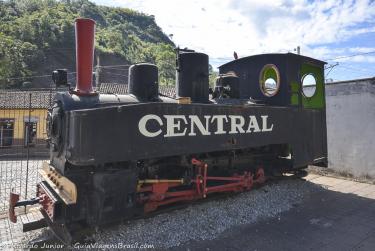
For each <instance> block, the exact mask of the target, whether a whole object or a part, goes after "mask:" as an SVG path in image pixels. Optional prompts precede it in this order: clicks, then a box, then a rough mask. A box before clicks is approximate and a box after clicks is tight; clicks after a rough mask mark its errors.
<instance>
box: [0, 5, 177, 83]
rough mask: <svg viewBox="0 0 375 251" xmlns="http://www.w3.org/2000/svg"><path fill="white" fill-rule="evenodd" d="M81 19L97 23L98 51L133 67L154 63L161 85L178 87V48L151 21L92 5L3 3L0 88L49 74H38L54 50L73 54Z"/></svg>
mask: <svg viewBox="0 0 375 251" xmlns="http://www.w3.org/2000/svg"><path fill="white" fill-rule="evenodd" d="M77 17H85V18H92V19H94V20H95V21H96V23H97V27H96V31H97V33H96V51H97V52H99V53H100V54H113V55H116V56H120V58H122V59H124V60H125V61H127V62H129V63H138V62H145V61H147V62H152V63H155V64H156V65H158V67H159V72H160V82H161V84H172V83H173V82H174V74H175V73H174V60H175V55H174V51H173V47H174V45H173V43H172V42H171V41H170V39H169V38H168V37H167V36H166V35H165V34H164V33H163V32H162V30H161V29H160V28H159V27H158V26H157V25H156V23H155V19H154V17H153V16H149V15H145V14H143V13H139V12H136V11H133V10H130V9H126V8H111V7H105V6H97V5H95V4H94V3H92V2H90V1H88V0H62V1H56V0H8V1H1V0H0V88H1V87H18V86H20V85H21V84H22V82H24V81H27V80H28V79H20V78H25V77H28V76H32V75H38V74H39V75H41V74H42V75H43V74H49V72H40V70H38V69H40V68H41V67H40V64H41V63H42V62H43V60H41V59H42V58H46V57H47V56H48V55H49V54H48V53H50V52H51V51H52V52H54V51H61V50H66V51H70V52H74V20H75V19H76V18H77ZM4 79H5V80H4ZM10 79H12V80H10Z"/></svg>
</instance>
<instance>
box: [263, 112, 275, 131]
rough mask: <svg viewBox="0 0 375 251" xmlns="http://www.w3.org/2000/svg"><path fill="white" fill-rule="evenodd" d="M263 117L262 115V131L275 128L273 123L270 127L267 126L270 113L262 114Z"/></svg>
mask: <svg viewBox="0 0 375 251" xmlns="http://www.w3.org/2000/svg"><path fill="white" fill-rule="evenodd" d="M261 117H262V124H263V128H262V132H271V131H272V129H273V124H272V125H271V127H270V128H267V119H268V115H262V116H261Z"/></svg>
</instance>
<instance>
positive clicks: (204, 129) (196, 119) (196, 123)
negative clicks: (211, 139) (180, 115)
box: [189, 115, 211, 136]
mask: <svg viewBox="0 0 375 251" xmlns="http://www.w3.org/2000/svg"><path fill="white" fill-rule="evenodd" d="M210 117H211V116H209V115H206V116H204V119H205V120H206V126H205V127H204V126H203V124H202V121H201V120H200V119H199V117H198V116H197V115H189V119H190V125H191V128H190V133H189V136H195V135H197V134H196V133H195V132H194V128H195V126H196V127H197V128H198V130H199V131H200V133H201V134H202V135H211V133H210V132H209V131H208V124H209V122H210Z"/></svg>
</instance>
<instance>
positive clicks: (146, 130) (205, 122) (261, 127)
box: [138, 114, 273, 138]
mask: <svg viewBox="0 0 375 251" xmlns="http://www.w3.org/2000/svg"><path fill="white" fill-rule="evenodd" d="M260 118H261V119H260ZM260 118H259V117H258V116H255V115H249V116H248V117H244V116H241V115H203V116H197V115H164V116H163V118H161V117H159V116H158V115H155V114H148V115H145V116H143V117H142V118H141V119H140V120H139V123H138V129H139V132H140V133H141V134H142V135H143V136H146V137H150V138H152V137H157V136H159V135H160V134H164V135H163V136H164V137H165V138H167V137H181V136H197V134H198V135H199V134H200V135H202V136H207V135H211V134H215V135H222V134H241V133H256V132H271V131H273V124H272V123H271V124H269V123H268V122H269V121H268V115H261V116H260ZM152 120H153V123H152V125H153V127H151V128H150V125H148V124H149V122H150V121H152Z"/></svg>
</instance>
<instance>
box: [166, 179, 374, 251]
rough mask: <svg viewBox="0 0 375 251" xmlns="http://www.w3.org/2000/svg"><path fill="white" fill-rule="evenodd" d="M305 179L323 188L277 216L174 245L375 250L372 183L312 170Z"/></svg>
mask: <svg viewBox="0 0 375 251" xmlns="http://www.w3.org/2000/svg"><path fill="white" fill-rule="evenodd" d="M306 179H307V180H308V182H312V183H315V184H318V185H322V186H323V187H325V188H326V189H325V190H322V191H319V192H317V193H315V194H312V195H311V196H310V197H309V198H305V200H304V202H303V203H301V204H300V205H298V206H296V207H294V208H293V209H291V210H289V211H287V212H284V213H282V214H281V215H279V216H278V217H276V218H273V219H268V220H264V221H260V222H257V223H256V224H251V225H244V226H239V227H236V228H233V229H230V230H228V231H226V232H224V233H223V234H222V235H221V236H219V238H217V239H215V240H211V241H198V242H197V241H195V242H191V243H187V244H185V245H184V246H180V247H178V248H174V249H173V250H205V251H206V250H257V251H262V250H266V251H272V250H275V251H276V250H277V251H281V250H298V251H300V250H333V251H335V250H337V251H341V250H366V251H367V250H368V251H374V250H375V185H370V184H365V183H358V182H353V181H349V180H344V179H338V178H330V177H323V176H318V175H311V174H310V175H309V176H307V177H306ZM197 227H199V226H197Z"/></svg>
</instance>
